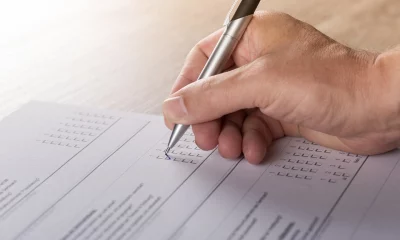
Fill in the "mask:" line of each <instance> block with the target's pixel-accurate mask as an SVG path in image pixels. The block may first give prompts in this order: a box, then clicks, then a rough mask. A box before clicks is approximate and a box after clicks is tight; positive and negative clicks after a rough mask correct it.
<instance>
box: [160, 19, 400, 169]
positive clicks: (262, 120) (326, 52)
mask: <svg viewBox="0 0 400 240" xmlns="http://www.w3.org/2000/svg"><path fill="white" fill-rule="evenodd" d="M221 33H222V31H221V30H220V31H218V32H216V33H214V34H212V35H210V36H208V37H207V38H205V39H204V40H202V41H200V42H199V43H198V44H197V45H196V46H195V47H194V48H193V50H192V51H191V52H190V54H189V56H188V58H187V60H186V62H185V65H184V67H183V69H182V72H181V74H180V75H179V77H178V79H177V81H176V83H175V85H174V87H173V90H172V93H173V94H172V95H171V96H170V98H169V99H167V100H166V101H165V102H164V106H163V111H164V116H165V119H166V124H167V126H168V127H170V128H172V127H173V124H172V123H181V124H191V125H193V131H194V134H195V137H196V143H197V144H198V146H199V147H200V148H203V149H212V148H214V147H216V146H217V145H218V146H219V151H220V153H221V155H222V156H224V157H226V158H237V157H239V155H240V154H241V153H242V152H243V153H244V155H245V157H246V159H247V160H248V161H249V162H251V163H259V162H261V161H262V160H263V158H264V156H265V154H266V152H267V149H268V146H269V145H270V144H271V142H272V141H273V140H274V139H277V138H280V137H283V136H285V135H288V136H298V137H300V136H302V137H304V138H306V139H308V140H310V141H313V142H316V143H318V144H321V145H324V146H327V147H330V148H334V149H338V150H343V151H348V152H353V153H358V154H375V153H382V152H385V151H388V150H391V149H393V148H395V147H396V146H398V140H399V139H400V133H399V130H400V129H399V127H398V126H399V125H398V120H396V119H397V118H398V105H396V106H395V104H390V101H392V100H393V99H390V98H389V96H387V97H385V96H386V95H387V94H386V93H387V92H393V90H390V86H392V87H393V85H391V84H390V83H389V81H388V80H387V79H386V80H385V79H384V78H382V73H381V72H380V71H379V70H377V67H376V65H377V62H376V61H377V57H378V55H377V54H373V53H369V52H366V51H356V50H353V49H350V48H348V47H346V46H343V45H341V44H339V43H337V42H336V41H334V40H332V39H330V38H329V37H327V36H325V35H323V34H322V33H320V32H319V31H317V30H316V29H315V28H313V27H312V26H310V25H308V24H306V23H303V22H301V21H298V20H296V19H294V18H292V17H290V16H288V15H286V14H282V13H265V12H263V13H257V14H256V15H255V16H254V18H253V20H252V22H251V23H250V25H249V27H248V29H247V31H246V33H245V34H244V36H243V38H242V40H241V41H240V43H239V44H238V46H237V48H236V50H235V52H234V53H233V56H232V58H231V59H230V61H229V63H228V64H227V66H226V69H227V71H226V72H224V73H222V74H219V75H217V76H213V77H211V78H208V79H204V80H201V81H196V79H197V77H198V75H199V74H200V72H201V70H202V68H203V67H204V65H205V63H206V61H207V58H208V56H209V55H210V54H211V52H212V50H213V49H214V46H215V45H216V43H217V41H218V39H219V37H220V35H221ZM228 69H229V71H228ZM397 89H400V88H397ZM383 93H385V94H383ZM395 94H397V93H395ZM391 96H393V95H391ZM396 107H397V109H396ZM395 109H396V113H397V117H396V119H395V117H394V114H393V113H394V112H393V110H395Z"/></svg>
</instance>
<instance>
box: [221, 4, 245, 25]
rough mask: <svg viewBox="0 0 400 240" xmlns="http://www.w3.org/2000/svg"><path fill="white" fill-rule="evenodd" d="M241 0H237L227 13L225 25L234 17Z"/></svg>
mask: <svg viewBox="0 0 400 240" xmlns="http://www.w3.org/2000/svg"><path fill="white" fill-rule="evenodd" d="M241 2H242V1H241V0H235V2H234V3H233V5H232V7H231V8H230V9H229V12H228V15H226V18H225V21H224V27H225V26H227V25H228V24H229V23H230V22H231V19H232V17H233V14H235V12H236V10H237V8H238V7H239V5H240V3H241Z"/></svg>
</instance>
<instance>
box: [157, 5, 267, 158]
mask: <svg viewBox="0 0 400 240" xmlns="http://www.w3.org/2000/svg"><path fill="white" fill-rule="evenodd" d="M259 3H260V0H242V1H239V0H236V1H235V2H234V4H233V6H232V8H231V9H230V11H229V13H228V15H227V17H226V19H225V22H224V26H225V31H224V32H223V34H222V36H221V38H220V39H219V41H218V43H217V45H216V46H215V49H214V51H213V52H212V54H211V55H210V58H209V59H208V61H207V63H206V65H205V66H204V68H203V71H202V72H201V73H200V76H199V77H198V79H197V80H200V79H203V78H207V77H211V76H213V75H216V74H219V73H221V72H222V70H223V67H224V66H225V64H226V63H227V61H228V60H229V58H230V57H231V55H232V53H233V51H234V50H235V48H236V45H237V44H238V42H239V40H240V39H241V38H242V36H243V33H244V32H245V31H246V29H247V26H248V25H249V23H250V21H251V19H252V18H253V14H254V12H255V11H256V9H257V6H258V4H259ZM188 128H189V126H187V125H182V124H176V125H175V126H174V129H173V131H172V134H171V137H170V139H169V141H168V147H167V149H166V150H165V154H168V152H169V151H170V150H171V149H172V148H173V147H174V146H175V144H176V143H177V142H178V141H179V140H180V139H181V137H182V136H183V134H185V132H186V130H187V129H188Z"/></svg>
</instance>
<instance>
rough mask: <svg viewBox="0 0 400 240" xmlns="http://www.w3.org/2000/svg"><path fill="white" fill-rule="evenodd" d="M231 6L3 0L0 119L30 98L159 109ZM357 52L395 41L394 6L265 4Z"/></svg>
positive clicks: (372, 0)
mask: <svg viewBox="0 0 400 240" xmlns="http://www.w3.org/2000/svg"><path fill="white" fill-rule="evenodd" d="M232 2H233V1H232V0H218V1H215V0H162V1H161V0H146V1H139V0H113V1H105V0H69V1H61V0H36V1H30V0H15V1H2V2H1V3H0V118H3V117H4V116H6V115H8V114H10V113H11V112H12V111H14V110H15V109H17V108H18V107H20V106H21V105H22V104H24V103H26V102H27V101H29V100H31V99H36V100H43V101H52V102H60V103H69V104H78V105H86V106H95V107H101V108H113V109H120V110H127V111H136V112H149V113H157V114H159V113H160V112H161V104H162V101H163V99H165V97H167V95H168V93H169V90H170V87H171V85H172V83H173V82H174V80H175V78H176V76H177V74H178V73H179V71H180V68H181V65H182V63H183V61H184V59H185V56H186V54H187V53H188V51H189V50H190V49H191V47H192V46H193V45H194V44H195V43H196V42H197V41H199V40H200V39H201V38H203V37H204V36H206V35H207V34H209V33H211V32H213V31H214V30H216V29H217V28H219V27H221V23H222V22H223V19H224V17H225V14H226V12H227V11H228V9H229V7H230V5H231V3H232ZM259 9H260V10H277V11H284V12H287V13H289V14H291V15H293V16H295V17H297V18H299V19H301V20H303V21H307V22H309V23H311V24H313V25H314V26H316V27H317V28H318V29H319V30H321V31H322V32H324V33H326V34H328V35H330V36H331V37H333V38H335V39H337V40H339V41H341V42H343V43H345V44H348V45H350V46H352V47H356V48H367V49H370V50H375V51H382V50H384V49H386V48H388V47H391V46H393V45H396V44H398V43H400V31H399V29H400V1H399V0H351V1H349V0H301V1H300V0H285V1H282V0H268V1H267V0H264V1H263V3H262V4H261V6H260V8H259Z"/></svg>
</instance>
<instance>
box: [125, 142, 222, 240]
mask: <svg viewBox="0 0 400 240" xmlns="http://www.w3.org/2000/svg"><path fill="white" fill-rule="evenodd" d="M215 151H216V149H214V150H213V151H212V152H211V153H210V154H209V155H208V156H207V157H206V159H204V161H203V162H202V163H200V164H199V165H198V166H197V167H196V168H195V169H194V170H193V172H192V173H191V174H189V176H188V177H187V178H186V179H185V180H183V182H182V183H181V184H179V185H178V187H176V189H175V190H174V191H173V192H172V193H171V194H170V195H169V196H168V197H167V198H166V199H165V200H164V201H163V202H162V203H161V204H160V206H158V207H157V208H156V209H155V210H154V211H153V213H152V214H150V216H149V217H147V219H146V220H144V221H143V222H142V223H141V224H140V226H139V227H138V229H137V230H136V231H134V232H133V233H131V234H130V235H129V237H128V238H127V239H131V238H133V236H134V235H136V234H137V233H138V232H140V231H141V230H142V229H143V227H144V225H146V224H147V222H148V221H149V220H150V219H151V218H152V217H153V216H154V215H155V214H156V213H157V212H158V211H159V210H160V209H161V208H162V207H163V206H164V205H165V203H167V202H168V200H169V199H170V198H171V197H172V196H173V195H174V194H175V193H176V192H177V191H178V190H179V189H180V188H181V187H182V186H183V184H185V182H186V181H187V180H188V179H189V178H190V177H191V176H192V175H193V174H194V173H195V172H196V171H197V170H198V169H199V168H200V167H201V165H203V164H204V163H205V162H206V161H207V160H208V159H209V157H210V156H211V155H212V154H213V153H214V152H215Z"/></svg>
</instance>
